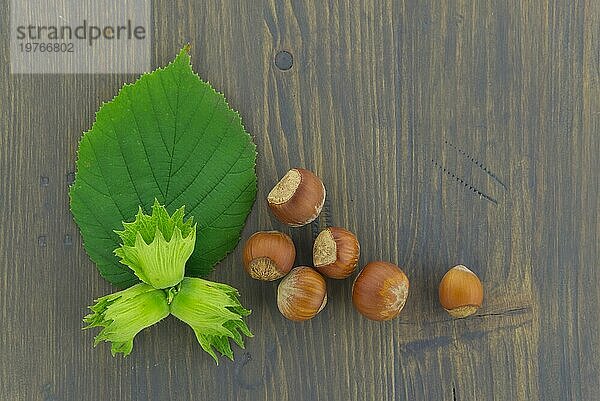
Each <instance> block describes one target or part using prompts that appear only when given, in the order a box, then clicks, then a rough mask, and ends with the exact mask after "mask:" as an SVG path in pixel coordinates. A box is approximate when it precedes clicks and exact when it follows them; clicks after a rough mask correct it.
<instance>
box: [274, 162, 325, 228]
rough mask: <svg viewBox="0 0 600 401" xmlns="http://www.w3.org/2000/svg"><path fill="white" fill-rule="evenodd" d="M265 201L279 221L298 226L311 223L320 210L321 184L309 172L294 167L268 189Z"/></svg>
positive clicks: (321, 203) (321, 206)
mask: <svg viewBox="0 0 600 401" xmlns="http://www.w3.org/2000/svg"><path fill="white" fill-rule="evenodd" d="M267 202H268V204H269V208H270V209H271V212H272V213H273V215H275V217H277V219H278V220H279V221H281V222H282V223H285V224H288V225H290V226H292V227H300V226H303V225H306V224H308V223H310V222H312V221H313V220H314V219H316V218H317V217H318V216H319V213H321V209H322V208H323V203H324V202H325V186H324V185H323V181H321V179H320V178H319V177H317V176H316V175H315V174H314V173H313V172H311V171H309V170H305V169H303V168H294V169H291V170H290V171H288V172H287V173H286V174H285V176H283V178H282V179H281V180H279V182H278V183H277V184H276V185H275V187H273V189H272V190H271V191H270V192H269V195H268V196H267Z"/></svg>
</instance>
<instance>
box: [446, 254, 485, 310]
mask: <svg viewBox="0 0 600 401" xmlns="http://www.w3.org/2000/svg"><path fill="white" fill-rule="evenodd" d="M439 293H440V303H441V304H442V307H443V308H444V309H446V312H448V313H449V314H450V316H452V317H455V318H463V317H467V316H470V315H472V314H473V313H475V312H476V311H477V309H478V308H479V307H480V306H481V303H482V302H483V286H482V285H481V281H479V277H477V275H476V274H475V273H473V272H472V271H471V270H469V269H468V268H467V267H466V266H463V265H458V266H454V267H453V268H452V269H450V270H448V272H446V274H445V275H444V277H443V278H442V281H441V282H440V289H439Z"/></svg>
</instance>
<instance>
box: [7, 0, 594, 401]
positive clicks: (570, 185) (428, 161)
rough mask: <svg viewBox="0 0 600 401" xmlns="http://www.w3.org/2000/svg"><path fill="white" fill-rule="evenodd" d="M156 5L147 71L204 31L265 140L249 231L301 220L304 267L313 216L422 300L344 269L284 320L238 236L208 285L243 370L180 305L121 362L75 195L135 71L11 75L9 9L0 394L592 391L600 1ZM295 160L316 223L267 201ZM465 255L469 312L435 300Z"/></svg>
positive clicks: (207, 60) (354, 395)
mask: <svg viewBox="0 0 600 401" xmlns="http://www.w3.org/2000/svg"><path fill="white" fill-rule="evenodd" d="M313 3H314V4H313ZM153 16H154V22H153V26H152V31H153V33H152V37H153V40H154V41H153V65H154V66H160V65H164V64H166V63H167V62H168V61H170V60H171V59H172V58H173V56H174V55H175V54H176V52H177V51H178V49H179V48H180V47H181V46H182V44H184V43H186V42H190V43H191V46H192V47H191V48H192V51H191V52H192V62H193V64H194V68H195V70H196V71H198V73H199V75H200V76H201V77H203V78H205V79H207V80H209V81H210V82H211V83H212V84H213V86H215V87H216V88H217V89H218V90H219V91H222V92H223V93H224V94H225V95H226V97H227V98H228V100H229V102H230V104H231V105H232V106H233V107H234V108H236V109H237V110H239V111H240V114H241V115H242V118H243V120H244V124H245V126H246V127H247V128H248V130H249V131H250V132H251V133H252V134H253V136H254V138H255V141H256V143H257V146H258V152H259V159H258V166H257V172H258V175H259V191H258V198H257V203H256V205H255V207H254V209H253V211H252V213H251V215H250V218H249V220H248V225H247V227H246V229H245V230H244V235H243V238H246V237H247V236H249V235H250V234H251V233H252V232H254V231H256V230H265V229H279V230H282V231H285V232H288V233H290V234H291V235H292V237H293V239H294V241H295V242H296V245H297V249H298V258H297V264H310V261H311V246H312V240H313V238H314V236H315V235H316V233H317V232H318V230H319V229H320V228H322V227H324V226H326V225H332V224H333V225H341V226H346V227H348V228H349V229H351V230H353V231H355V232H356V233H357V235H358V237H359V239H360V240H361V245H362V257H361V265H364V264H365V263H367V262H368V261H370V260H376V259H384V260H390V261H392V262H395V263H398V264H400V265H401V266H402V267H403V268H404V270H405V272H406V273H407V274H408V276H409V278H410V280H411V294H410V297H409V301H408V303H407V306H406V310H405V311H404V312H403V313H402V315H401V316H400V317H399V318H398V319H396V320H394V321H391V322H386V323H376V322H371V321H368V320H366V319H364V318H362V317H361V316H360V315H358V313H356V311H355V310H354V309H353V308H352V305H351V302H350V295H351V284H352V283H351V280H345V281H332V280H330V281H328V297H329V303H328V305H327V307H326V308H325V310H324V311H323V312H322V313H321V314H320V315H319V316H318V317H317V318H315V319H314V320H312V321H310V322H306V323H304V324H297V323H293V322H289V321H286V320H285V319H284V318H283V317H282V316H281V315H280V314H279V312H278V311H277V307H276V304H275V294H276V286H277V283H260V282H256V281H252V280H250V279H249V278H248V277H247V276H246V275H245V273H244V272H243V269H242V268H241V265H240V254H241V249H239V248H240V247H238V249H236V251H234V252H233V253H232V254H230V255H229V256H228V257H227V258H226V259H225V260H224V261H223V262H222V263H221V265H220V266H219V267H218V269H217V270H216V271H215V273H213V274H212V275H211V276H210V278H211V279H213V280H216V281H223V282H227V283H229V284H231V285H233V286H235V287H236V288H238V289H239V290H240V292H241V293H242V300H243V303H244V304H245V305H247V306H249V307H250V308H251V309H253V314H252V315H251V316H250V318H249V319H248V321H249V325H250V326H251V328H252V330H253V331H254V333H255V338H253V339H249V340H248V341H247V349H246V350H239V349H236V350H235V351H236V360H235V361H234V362H229V361H227V360H222V361H221V363H220V365H219V366H215V365H214V363H213V362H212V360H211V359H210V358H209V357H208V356H207V355H206V354H205V353H204V352H203V351H202V350H201V349H200V347H199V346H198V344H197V343H196V342H195V339H194V336H193V333H192V332H191V331H190V330H189V328H187V327H185V326H184V325H182V324H179V323H178V322H177V321H175V320H173V319H168V320H166V321H165V322H162V323H160V324H159V325H158V326H157V327H153V328H151V329H148V330H145V331H144V332H143V333H141V334H140V335H139V336H138V337H137V338H136V343H135V348H134V352H133V354H132V355H130V356H129V357H127V358H125V359H123V358H120V357H117V358H112V357H111V356H110V352H109V350H108V346H105V345H102V346H98V347H97V348H96V349H93V348H92V340H93V336H94V335H95V333H94V332H92V331H86V332H81V330H80V328H81V318H82V316H83V315H84V314H85V308H86V307H87V306H88V305H89V304H90V303H91V301H92V299H94V298H97V297H99V296H101V295H103V294H106V293H108V292H110V291H112V288H111V286H110V285H109V284H108V283H106V282H104V281H103V280H102V279H101V278H100V276H99V275H98V274H97V272H96V270H95V268H94V266H93V264H92V263H91V261H90V260H89V259H88V257H87V255H86V254H85V252H84V251H83V248H82V246H81V237H80V236H79V232H78V230H77V227H76V226H75V224H74V223H73V221H72V218H71V215H70V212H69V209H68V196H67V188H68V184H69V183H70V181H71V180H72V172H73V169H74V160H75V155H76V154H75V152H76V148H77V142H78V139H79V137H80V134H81V132H82V131H83V130H85V129H87V128H88V127H89V126H90V125H91V123H92V121H93V116H94V111H95V110H96V109H97V108H98V107H99V105H100V104H101V103H102V102H103V101H107V100H109V99H111V98H112V97H113V96H114V94H115V93H116V92H117V91H118V89H119V87H120V86H121V85H122V84H123V83H125V82H131V81H133V80H134V79H135V76H133V75H124V74H120V75H119V74H116V75H95V76H86V75H10V74H9V68H8V64H9V55H8V39H7V38H8V36H9V34H10V32H9V28H8V25H9V24H8V5H7V4H2V5H0V22H2V23H1V24H0V33H2V34H3V35H2V37H3V38H5V39H3V40H2V41H0V69H1V71H2V76H1V77H0V93H3V94H5V96H2V97H0V117H1V118H0V130H1V133H2V135H0V172H1V174H0V205H1V207H2V209H1V210H0V227H1V228H2V235H1V236H0V255H1V256H2V264H1V267H2V269H1V270H0V321H2V322H3V323H2V330H0V352H1V353H2V354H3V355H5V363H4V364H2V365H0V399H10V400H31V399H40V398H41V399H43V400H46V401H49V400H79V399H81V395H82V394H86V399H89V400H105V399H119V400H165V399H177V400H194V399H215V400H228V399H236V400H246V399H248V400H256V399H264V400H292V399H293V400H334V399H340V400H348V399H364V400H396V399H436V400H453V401H455V400H529V399H543V400H551V399H561V400H565V399H568V400H591V399H596V398H597V396H596V392H597V388H598V387H599V386H600V363H599V360H600V356H598V354H597V353H596V350H597V349H599V347H600V334H599V333H600V330H599V329H600V323H598V322H599V321H600V316H599V315H600V314H599V309H598V304H599V302H600V286H599V282H600V281H599V277H598V269H597V268H598V256H599V255H600V252H599V245H600V241H599V233H600V220H599V218H598V210H599V209H600V201H599V197H598V195H599V188H598V185H599V181H600V180H598V171H599V168H600V164H599V162H598V159H599V158H598V154H599V153H600V139H599V137H598V135H597V134H598V132H599V131H600V120H599V118H600V113H599V108H600V100H599V99H600V67H599V65H600V49H599V47H598V38H600V3H598V2H594V1H592V0H554V1H552V2H549V3H547V4H543V5H542V4H536V2H520V1H517V0H510V1H507V2H504V3H503V2H495V1H491V0H488V1H477V2H472V1H466V0H458V1H456V2H448V3H446V2H419V1H412V0H403V1H392V0H373V1H362V2H350V1H349V0H345V1H340V2H296V1H278V0H264V1H262V2H258V1H253V2H242V1H235V0H228V1H222V2H212V3H207V2H201V1H195V0H177V1H174V2H166V1H165V2H162V1H155V2H154V5H153ZM283 50H285V51H287V52H289V53H290V54H291V55H292V56H293V65H292V66H291V68H289V69H286V70H282V69H280V68H278V66H277V65H276V64H275V62H274V60H275V57H276V55H277V53H278V52H280V51H283ZM294 166H303V167H307V168H310V169H313V170H314V171H316V172H317V173H318V174H319V175H321V176H322V177H323V180H324V182H325V184H326V186H327V190H328V200H327V203H326V206H325V209H324V212H323V214H322V215H321V217H320V218H319V220H318V221H316V222H315V223H314V224H312V225H310V226H307V227H303V228H301V229H289V228H285V227H282V226H281V224H280V223H279V222H277V221H276V220H275V219H274V218H273V217H271V215H270V214H269V212H268V210H267V208H266V205H265V201H264V199H265V197H266V194H267V193H268V191H269V190H270V188H271V187H272V185H273V184H274V183H275V182H276V180H277V178H278V177H280V176H282V175H283V174H284V173H285V171H287V169H289V168H290V167H294ZM457 263H464V264H467V265H469V266H471V267H473V268H474V269H475V270H476V271H477V272H478V273H479V274H480V277H481V278H482V280H483V282H484V286H485V289H486V299H485V304H484V306H483V308H482V309H481V310H480V311H479V312H478V314H477V315H476V316H475V317H472V318H470V319H467V320H461V321H454V320H452V319H450V318H449V317H448V316H447V315H446V314H445V312H444V311H443V310H442V309H441V308H440V307H439V305H438V302H437V285H438V283H439V280H440V278H441V276H442V275H443V274H444V272H445V270H446V269H447V268H448V267H450V266H451V265H453V264H457Z"/></svg>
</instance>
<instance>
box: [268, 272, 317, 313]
mask: <svg viewBox="0 0 600 401" xmlns="http://www.w3.org/2000/svg"><path fill="white" fill-rule="evenodd" d="M326 303H327V289H326V285H325V279H324V278H323V276H321V275H320V274H319V273H318V272H317V271H316V270H314V269H312V268H310V267H307V266H299V267H296V268H294V269H292V271H291V272H290V273H289V274H288V275H287V276H285V277H284V279H283V280H281V282H280V283H279V286H278V287H277V307H278V308H279V311H280V312H281V314H282V315H283V316H285V317H286V318H287V319H289V320H294V321H297V322H301V321H304V320H308V319H312V318H313V317H315V316H316V315H317V313H319V312H320V311H321V310H323V308H324V307H325V304H326Z"/></svg>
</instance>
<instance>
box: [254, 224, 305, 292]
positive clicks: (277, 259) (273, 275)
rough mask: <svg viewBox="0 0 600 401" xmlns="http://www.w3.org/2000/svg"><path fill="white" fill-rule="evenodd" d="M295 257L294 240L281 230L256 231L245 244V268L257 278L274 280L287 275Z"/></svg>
mask: <svg viewBox="0 0 600 401" xmlns="http://www.w3.org/2000/svg"><path fill="white" fill-rule="evenodd" d="M295 259H296V247H295V246H294V242H293V241H292V239H291V238H290V236H289V235H287V234H284V233H281V232H279V231H259V232H256V233H254V234H252V235H251V236H250V238H248V240H247V241H246V244H245V245H244V252H243V262H244V268H245V269H246V272H247V273H248V274H249V275H250V277H252V278H253V279H256V280H262V281H273V280H277V279H279V278H281V277H283V276H285V275H286V274H287V273H288V272H289V271H290V270H291V269H292V266H293V265H294V260H295Z"/></svg>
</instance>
